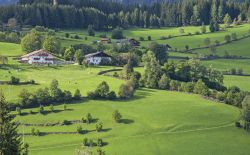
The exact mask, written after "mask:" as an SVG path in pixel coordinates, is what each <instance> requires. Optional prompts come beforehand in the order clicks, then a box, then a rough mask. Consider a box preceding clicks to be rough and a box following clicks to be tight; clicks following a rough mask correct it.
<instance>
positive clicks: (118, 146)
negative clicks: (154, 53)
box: [16, 89, 250, 155]
mask: <svg viewBox="0 0 250 155" xmlns="http://www.w3.org/2000/svg"><path fill="white" fill-rule="evenodd" d="M62 109H63V107H62V106H56V107H55V110H58V112H56V113H48V114H46V115H41V114H27V115H25V116H18V117H17V118H16V120H18V121H19V122H21V123H34V124H37V123H49V122H61V121H63V120H81V118H82V117H84V116H85V115H86V114H87V113H91V114H92V116H93V118H94V119H97V122H102V123H103V128H104V130H105V131H103V132H100V133H97V132H96V131H93V130H94V129H95V123H94V124H90V125H87V124H81V123H78V124H74V125H68V126H53V127H34V128H35V129H39V130H40V132H76V128H77V126H79V125H82V127H83V129H84V130H87V131H89V132H87V133H85V134H69V135H68V134H65V135H64V134H61V135H60V134H56V135H44V136H40V137H36V136H25V137H24V140H25V141H27V142H29V144H30V152H31V154H37V155H40V154H44V153H45V154H51V153H53V154H65V155H66V154H73V153H74V152H75V150H76V149H78V148H80V147H81V143H82V141H83V138H90V139H94V140H96V139H98V138H102V139H103V141H104V142H106V143H107V145H106V146H104V147H103V149H104V150H105V151H106V152H107V153H108V154H124V155H126V154H131V152H132V154H134V153H135V154H141V155H143V154H166V153H167V154H183V152H185V154H190V155H191V154H197V155H198V154H204V155H206V154H207V155H210V154H213V153H215V152H216V153H218V154H221V155H226V154H229V153H230V154H231V153H232V152H234V153H235V154H247V153H248V152H249V151H250V150H249V149H248V147H247V146H248V145H249V144H250V142H249V140H248V139H249V137H250V135H249V134H246V133H245V132H244V131H243V130H241V129H236V128H235V127H234V121H235V120H237V119H238V117H239V114H240V113H239V110H238V109H237V108H234V107H232V106H227V105H225V104H220V103H215V102H212V101H208V100H205V99H203V98H202V97H201V96H198V95H190V94H185V93H178V92H168V91H159V90H151V89H141V90H138V91H137V93H136V97H135V98H134V99H132V100H129V101H84V102H82V103H76V104H69V105H68V109H69V110H66V111H63V110H62ZM32 110H33V111H34V112H35V111H37V109H32ZM45 110H47V108H45ZM60 110H61V111H60ZM114 110H119V111H120V113H121V114H122V116H123V121H122V123H119V124H117V123H115V122H114V121H113V119H112V112H113V111H114ZM24 112H27V113H28V112H29V110H25V111H24ZM31 128H32V127H20V133H23V132H24V133H31ZM235 139H237V142H238V143H240V144H241V145H235ZM135 144H137V145H135ZM197 145H198V146H199V147H197ZM222 145H223V146H224V147H228V148H227V149H222ZM125 146H126V147H125ZM138 147H140V148H145V149H138ZM179 148H181V149H179Z"/></svg>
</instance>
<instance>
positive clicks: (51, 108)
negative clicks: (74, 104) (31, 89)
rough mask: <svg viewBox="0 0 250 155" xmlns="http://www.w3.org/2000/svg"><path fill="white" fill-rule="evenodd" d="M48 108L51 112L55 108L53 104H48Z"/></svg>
mask: <svg viewBox="0 0 250 155" xmlns="http://www.w3.org/2000/svg"><path fill="white" fill-rule="evenodd" d="M49 109H50V111H51V112H54V110H55V108H54V106H53V104H51V105H50V106H49Z"/></svg>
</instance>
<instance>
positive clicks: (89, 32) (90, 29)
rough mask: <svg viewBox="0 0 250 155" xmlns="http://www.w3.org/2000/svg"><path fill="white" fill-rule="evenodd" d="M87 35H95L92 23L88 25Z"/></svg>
mask: <svg viewBox="0 0 250 155" xmlns="http://www.w3.org/2000/svg"><path fill="white" fill-rule="evenodd" d="M88 35H89V36H95V30H94V28H93V25H89V26H88Z"/></svg>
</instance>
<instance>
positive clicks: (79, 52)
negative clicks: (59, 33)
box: [75, 49, 84, 65]
mask: <svg viewBox="0 0 250 155" xmlns="http://www.w3.org/2000/svg"><path fill="white" fill-rule="evenodd" d="M75 60H76V62H77V63H78V64H79V65H82V62H83V60H84V55H83V52H82V50H80V49H79V50H77V51H76V52H75Z"/></svg>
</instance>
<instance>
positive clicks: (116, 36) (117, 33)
mask: <svg viewBox="0 0 250 155" xmlns="http://www.w3.org/2000/svg"><path fill="white" fill-rule="evenodd" d="M123 38H124V36H123V31H122V29H120V28H116V29H114V30H113V31H112V39H123Z"/></svg>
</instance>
